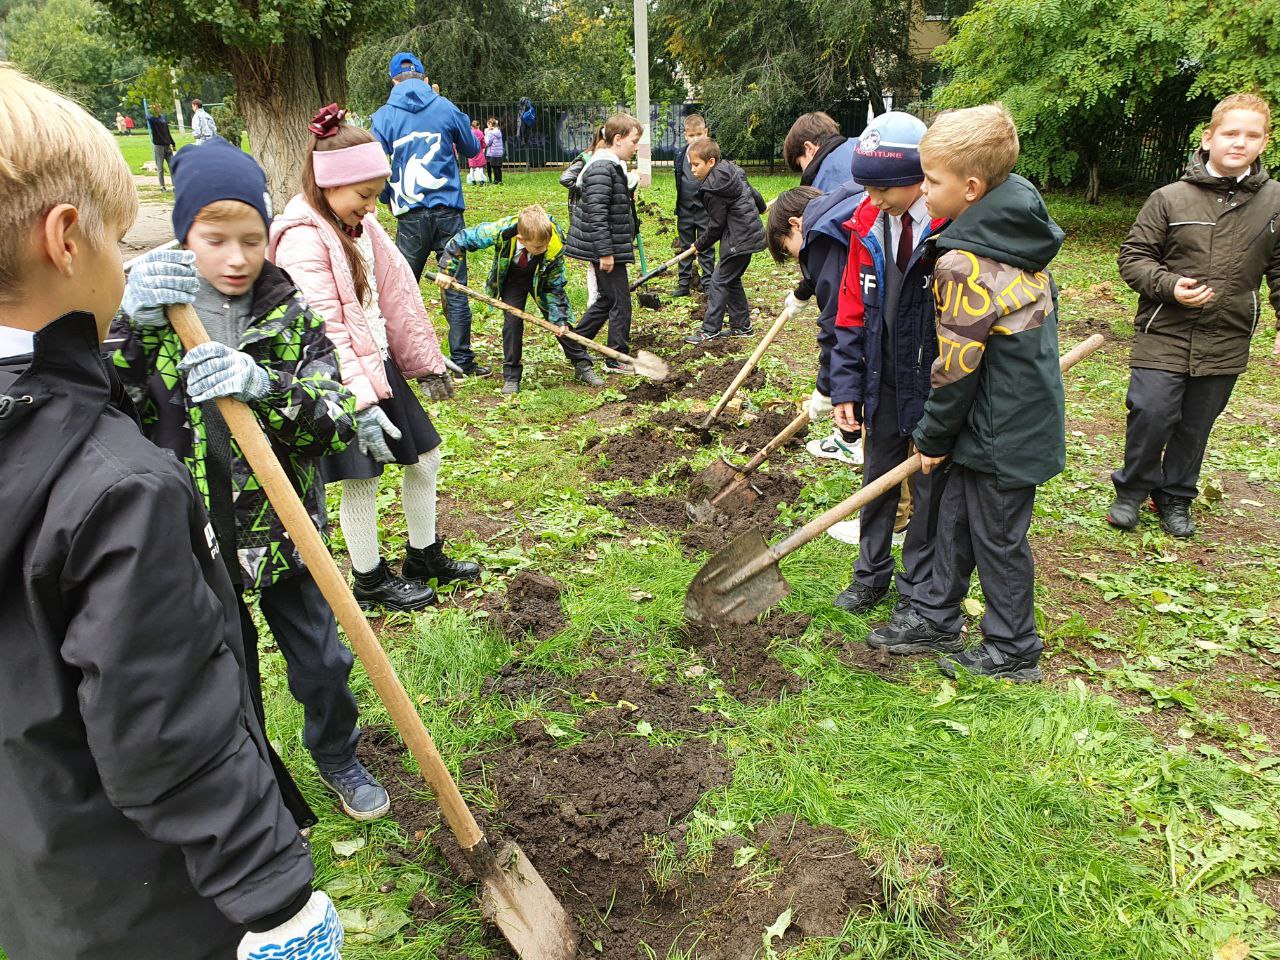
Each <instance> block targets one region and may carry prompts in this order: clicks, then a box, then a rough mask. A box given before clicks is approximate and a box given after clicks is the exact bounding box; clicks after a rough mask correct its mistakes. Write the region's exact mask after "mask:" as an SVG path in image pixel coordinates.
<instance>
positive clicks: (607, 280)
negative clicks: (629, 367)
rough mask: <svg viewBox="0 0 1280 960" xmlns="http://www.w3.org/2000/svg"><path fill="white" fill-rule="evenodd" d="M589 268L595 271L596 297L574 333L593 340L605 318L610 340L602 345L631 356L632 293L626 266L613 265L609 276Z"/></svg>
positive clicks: (597, 266)
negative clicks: (607, 322)
mask: <svg viewBox="0 0 1280 960" xmlns="http://www.w3.org/2000/svg"><path fill="white" fill-rule="evenodd" d="M591 269H592V270H594V271H595V275H596V284H597V288H598V290H599V295H598V296H597V297H596V299H595V302H593V303H592V304H591V306H589V307H587V312H586V313H584V314H583V315H582V319H581V320H580V321H578V325H577V326H576V327H574V331H575V332H576V333H580V334H582V335H583V336H584V337H589V338H590V339H592V340H594V339H595V338H596V334H597V333H599V332H600V328H601V327H603V326H604V322H605V320H606V319H607V320H608V321H609V338H608V339H607V340H606V341H605V344H606V345H607V346H610V347H612V348H613V349H614V350H618V351H621V352H622V353H630V352H631V291H630V290H628V289H627V284H628V280H627V265H626V264H625V263H615V264H614V267H613V269H612V270H610V271H609V272H608V273H605V272H604V271H603V270H601V269H600V265H599V264H598V263H593V264H591Z"/></svg>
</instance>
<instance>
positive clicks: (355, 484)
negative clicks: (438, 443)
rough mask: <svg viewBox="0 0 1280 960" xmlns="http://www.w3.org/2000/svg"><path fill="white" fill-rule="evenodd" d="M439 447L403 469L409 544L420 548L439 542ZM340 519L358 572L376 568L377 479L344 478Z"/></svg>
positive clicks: (378, 554)
mask: <svg viewBox="0 0 1280 960" xmlns="http://www.w3.org/2000/svg"><path fill="white" fill-rule="evenodd" d="M439 474H440V448H439V447H436V448H435V449H434V450H432V451H431V452H430V453H428V454H424V455H423V456H421V457H419V458H418V462H417V463H415V464H412V465H410V466H407V467H405V468H404V483H403V485H402V486H401V488H400V502H401V503H402V504H403V505H404V516H405V519H406V520H407V521H408V522H409V546H411V547H416V548H417V549H419V550H421V549H422V548H423V547H429V546H431V544H433V543H435V542H436V477H437V476H439ZM338 522H339V523H340V524H341V526H342V536H343V537H344V538H345V539H346V541H347V553H349V554H350V555H351V566H353V567H354V568H355V569H356V572H358V573H368V572H369V571H371V570H373V569H374V568H375V567H376V566H377V565H378V561H379V559H380V558H381V556H382V550H381V546H380V544H379V540H378V480H377V478H374V479H372V480H343V481H342V504H341V506H340V507H339V508H338Z"/></svg>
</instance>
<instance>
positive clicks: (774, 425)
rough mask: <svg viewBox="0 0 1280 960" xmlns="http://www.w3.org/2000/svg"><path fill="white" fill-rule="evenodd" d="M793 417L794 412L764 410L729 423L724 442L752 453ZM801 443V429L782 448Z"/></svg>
mask: <svg viewBox="0 0 1280 960" xmlns="http://www.w3.org/2000/svg"><path fill="white" fill-rule="evenodd" d="M795 417H796V414H789V413H782V412H779V411H776V410H765V411H764V412H763V413H760V414H758V415H755V416H752V417H747V418H745V419H744V420H743V422H741V423H736V424H732V425H730V427H729V429H726V430H725V431H724V442H725V443H728V444H732V445H733V446H734V447H735V448H737V449H741V448H743V447H745V448H746V450H745V451H743V452H749V453H752V454H754V453H755V452H756V451H758V450H759V449H760V448H761V447H763V446H764V445H765V444H766V443H768V442H769V441H770V440H772V439H773V438H774V437H776V436H777V435H778V434H780V433H781V432H782V431H783V430H785V429H786V428H787V425H788V424H790V423H791V421H792V420H794V419H795ZM802 443H804V431H803V430H801V431H800V433H799V434H798V435H796V436H794V437H792V438H791V439H790V440H788V441H787V442H786V443H785V444H783V446H782V449H783V450H785V449H787V447H798V446H800V445H801V444H802ZM774 456H777V454H774Z"/></svg>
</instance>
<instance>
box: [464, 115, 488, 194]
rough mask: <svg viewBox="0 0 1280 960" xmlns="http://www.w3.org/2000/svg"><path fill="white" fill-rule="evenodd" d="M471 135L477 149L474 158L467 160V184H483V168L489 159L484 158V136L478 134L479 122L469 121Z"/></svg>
mask: <svg viewBox="0 0 1280 960" xmlns="http://www.w3.org/2000/svg"><path fill="white" fill-rule="evenodd" d="M471 135H472V136H474V137H475V138H476V144H477V146H478V147H479V149H478V150H477V151H476V155H475V156H474V157H471V158H470V159H468V160H467V183H477V184H478V183H485V182H486V181H485V177H484V168H485V164H487V163H488V162H489V159H488V157H487V156H485V152H484V151H485V145H486V141H485V138H484V134H483V133H481V132H480V121H479V120H472V121H471Z"/></svg>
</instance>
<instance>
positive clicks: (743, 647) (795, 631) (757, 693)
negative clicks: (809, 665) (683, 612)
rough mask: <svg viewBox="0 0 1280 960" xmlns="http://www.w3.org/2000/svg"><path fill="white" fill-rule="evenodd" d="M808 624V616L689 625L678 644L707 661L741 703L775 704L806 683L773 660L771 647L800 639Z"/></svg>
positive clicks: (794, 614)
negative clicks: (718, 625)
mask: <svg viewBox="0 0 1280 960" xmlns="http://www.w3.org/2000/svg"><path fill="white" fill-rule="evenodd" d="M809 621H810V618H809V617H808V616H806V615H805V614H802V613H786V614H775V615H774V616H772V617H768V618H767V619H765V621H764V622H763V623H748V624H746V625H745V626H741V627H734V626H727V627H722V628H720V629H717V628H715V627H712V626H708V625H705V624H696V623H686V624H685V626H684V628H683V632H682V633H681V634H680V636H679V638H678V642H679V643H680V644H681V645H682V646H685V647H687V648H689V649H691V650H694V651H696V652H697V653H698V654H699V655H701V656H702V657H703V658H704V659H705V660H707V661H708V662H709V663H710V665H711V667H712V669H714V670H715V671H716V673H717V674H718V675H719V676H720V678H721V679H722V680H723V681H724V684H725V689H727V690H728V691H729V692H730V693H731V694H733V695H734V696H735V697H737V698H738V699H739V700H742V701H743V702H745V703H752V702H755V701H760V700H776V699H777V698H778V696H779V695H780V694H781V693H782V692H783V691H788V692H791V693H795V692H797V691H799V690H802V689H804V686H805V681H804V679H803V678H801V677H800V676H798V675H797V674H795V673H793V672H792V671H791V670H789V669H787V668H786V667H784V666H783V665H782V664H781V663H779V662H778V661H777V660H775V659H774V658H773V655H772V654H771V653H770V652H769V647H770V644H771V643H772V641H773V640H774V639H779V640H790V639H794V638H795V637H798V636H800V635H801V634H803V633H804V632H805V630H807V629H808V628H809Z"/></svg>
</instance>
